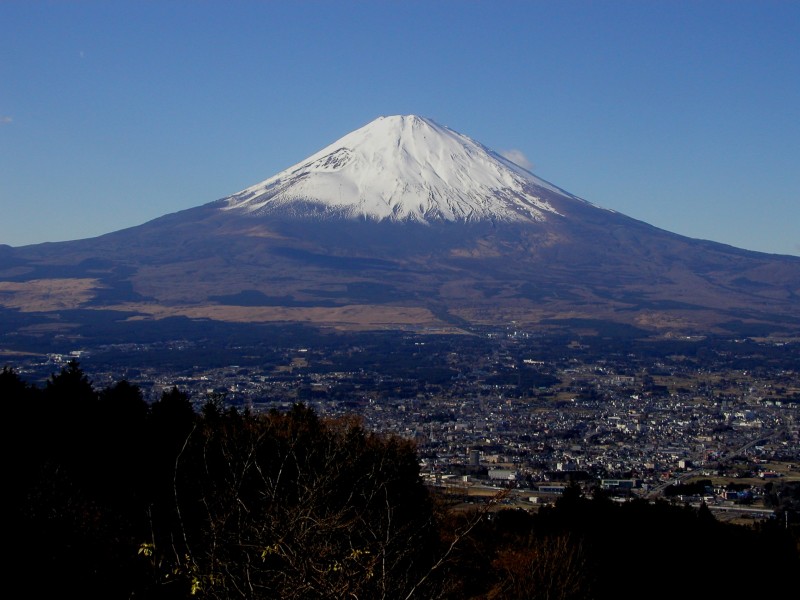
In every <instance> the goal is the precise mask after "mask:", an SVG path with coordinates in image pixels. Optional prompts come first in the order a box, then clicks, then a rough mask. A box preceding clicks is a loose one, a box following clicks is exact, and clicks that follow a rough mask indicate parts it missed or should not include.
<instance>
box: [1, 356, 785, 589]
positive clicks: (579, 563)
mask: <svg viewBox="0 0 800 600" xmlns="http://www.w3.org/2000/svg"><path fill="white" fill-rule="evenodd" d="M0 399H2V402H3V406H4V407H5V418H4V420H3V423H4V425H5V435H4V436H3V437H4V440H5V444H6V451H5V452H4V457H5V472H6V473H7V482H8V485H7V486H6V499H7V501H8V502H7V504H6V505H7V506H10V512H9V513H7V514H8V515H9V517H10V518H9V519H8V526H7V528H8V530H9V532H10V533H11V535H10V536H9V538H8V539H9V540H10V541H11V544H10V546H9V547H8V548H7V555H8V554H10V556H11V560H10V561H8V562H7V565H8V571H7V575H6V586H7V587H8V588H9V589H22V590H24V592H25V593H26V594H32V595H36V596H42V597H45V596H48V597H52V596H56V595H59V596H60V595H65V594H70V593H79V594H80V595H81V596H82V597H83V598H104V599H115V598H157V599H161V598H164V599H182V598H203V599H205V598H213V599H217V598H218V599H229V598H248V599H257V598H287V599H295V598H296V599H301V598H302V599H306V598H353V599H356V598H358V599H371V598H385V599H401V598H406V599H407V598H424V599H429V598H430V599H433V598H442V599H452V600H461V599H474V600H477V599H487V600H488V599H501V598H502V599H505V598H508V599H518V598H519V599H521V598H550V599H553V598H564V599H566V598H576V599H577V598H582V599H591V598H607V597H608V598H610V597H614V598H627V597H630V598H633V597H641V595H642V592H643V591H645V592H646V590H647V589H648V588H649V589H650V590H652V585H653V582H654V581H661V580H662V578H667V577H674V578H675V580H678V581H679V580H680V578H681V575H682V574H684V573H685V572H686V571H687V570H694V569H699V570H701V571H702V573H703V576H704V578H703V579H701V580H700V581H701V582H702V583H700V584H698V583H696V582H695V583H694V584H693V585H694V586H698V585H699V586H700V587H701V588H702V589H699V590H698V589H697V588H696V589H695V591H696V592H703V593H705V592H708V593H725V592H733V591H737V592H741V591H742V590H744V589H749V588H748V586H750V585H752V589H753V590H759V589H761V586H762V585H763V581H764V580H765V577H766V579H768V580H769V581H770V582H771V583H770V585H774V584H775V582H778V583H779V582H781V581H784V580H785V581H791V579H786V578H787V576H788V575H787V574H794V575H796V573H797V572H799V571H798V566H800V559H799V558H798V538H797V533H796V531H793V530H792V529H791V528H787V527H782V525H783V524H782V523H767V524H765V525H764V526H762V527H760V528H744V527H737V526H731V525H725V524H722V523H719V522H717V521H716V520H715V519H714V517H713V516H712V515H711V514H710V512H708V510H707V509H706V510H705V511H703V510H701V511H696V510H694V509H691V508H689V507H675V506H671V505H668V504H666V503H663V504H656V505H651V504H649V503H647V502H645V501H634V502H629V503H626V504H625V505H619V504H617V503H615V502H612V501H611V499H610V498H608V497H606V496H604V495H603V494H602V492H600V491H596V492H595V493H594V495H590V496H584V495H583V494H582V493H581V492H580V490H579V489H578V488H577V487H572V488H569V489H568V491H567V492H566V493H565V494H564V496H563V497H562V498H561V499H560V500H559V501H558V502H557V503H556V504H555V505H554V506H552V507H547V508H542V509H540V510H539V511H538V512H536V513H530V512H527V511H521V510H510V509H506V510H494V509H496V508H497V507H498V506H499V505H500V504H499V502H500V500H502V497H500V496H498V497H496V498H494V499H490V500H489V502H488V503H487V504H486V505H484V506H481V507H477V508H475V509H474V510H472V511H456V510H453V509H452V507H451V506H450V504H449V502H448V500H447V498H446V497H444V496H441V495H439V494H437V493H435V492H433V491H431V490H429V489H428V488H427V487H426V486H425V485H424V484H423V482H422V479H421V477H420V471H419V461H418V456H417V453H416V448H415V447H414V445H413V443H412V442H411V441H408V440H406V439H403V438H400V437H397V436H393V435H386V434H381V433H376V432H370V431H367V430H365V428H364V427H363V426H362V424H361V422H360V421H359V419H357V418H356V417H344V418H336V419H330V418H322V417H320V416H319V415H317V414H316V413H315V412H314V411H313V410H311V409H309V408H308V407H306V406H304V405H302V404H296V405H295V406H294V407H292V408H291V409H290V410H288V411H285V412H279V411H271V412H268V413H251V412H249V411H247V410H241V409H236V408H232V407H227V406H225V404H224V402H223V400H222V399H221V398H220V397H214V396H211V397H209V398H207V399H205V400H204V401H203V402H202V403H201V404H200V406H199V407H198V408H197V409H196V408H195V405H193V403H192V402H191V399H190V398H189V396H188V395H187V394H186V393H184V392H182V391H181V390H179V389H178V388H172V389H169V390H167V391H165V392H164V393H163V394H162V395H161V397H160V398H159V399H158V400H157V401H155V402H152V403H147V402H146V401H145V400H144V399H143V396H142V393H141V390H140V389H139V388H138V387H137V386H135V385H132V384H130V383H129V382H127V381H124V380H123V381H119V382H117V383H115V384H113V385H111V386H109V387H107V388H105V389H101V390H97V389H95V387H94V385H93V384H92V382H91V381H90V380H89V379H88V377H87V376H86V374H85V373H84V372H83V370H82V369H81V368H80V365H79V364H78V363H77V362H75V361H73V362H70V363H69V364H68V365H66V366H65V367H64V368H63V369H62V370H61V371H60V372H59V373H54V374H52V375H51V377H50V378H49V379H48V380H47V381H46V383H45V384H44V385H43V386H42V387H38V386H35V385H31V384H28V383H26V382H25V381H24V380H23V379H22V378H21V377H19V375H18V374H17V373H16V372H15V371H14V370H13V369H11V368H8V367H6V368H4V369H3V370H2V371H0ZM683 585H688V584H683ZM645 595H646V594H645Z"/></svg>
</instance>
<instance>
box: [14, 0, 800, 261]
mask: <svg viewBox="0 0 800 600" xmlns="http://www.w3.org/2000/svg"><path fill="white" fill-rule="evenodd" d="M798 28H800V4H797V3H790V2H781V1H777V0H773V1H769V0H768V1H758V2H757V1H749V0H744V1H737V2H721V1H699V2H692V3H674V2H652V3H631V2H622V1H609V2H605V3H591V2H588V1H576V2H566V3H557V4H554V3H549V2H540V1H533V2H521V1H509V2H501V3H492V4H489V3H463V2H454V1H449V0H448V1H444V2H437V3H405V2H403V3H401V2H378V3H372V4H369V5H367V4H364V3H355V2H344V3H336V4H335V5H334V4H327V3H322V2H300V3H289V2H270V3H234V4H230V3H222V2H218V1H212V2H207V3H202V4H181V3H135V2H131V1H121V2H115V3H102V2H97V1H89V2H81V3H2V4H0V53H1V55H2V56H3V57H4V59H3V61H0V77H1V78H2V81H3V82H4V86H3V89H2V94H0V204H1V205H2V207H3V209H4V218H3V219H2V220H1V221H0V243H3V244H9V245H12V246H21V245H26V244H32V243H39V242H45V241H60V240H68V239H80V238H86V237H94V236H97V235H101V234H104V233H108V232H111V231H116V230H119V229H123V228H126V227H131V226H134V225H138V224H140V223H143V222H145V221H148V220H150V219H153V218H156V217H158V216H161V215H164V214H167V213H171V212H175V211H178V210H182V209H185V208H190V207H193V206H198V205H201V204H205V203H207V202H211V201H213V200H216V199H218V198H222V197H225V196H228V195H230V194H233V193H236V192H237V191H239V190H242V189H244V188H246V187H248V186H251V185H253V184H255V183H257V182H259V181H262V180H264V179H266V178H268V177H271V176H272V175H274V174H276V173H278V172H279V171H281V170H283V169H285V168H286V167H288V166H290V165H292V164H295V163H296V162H298V161H299V160H302V159H304V158H305V157H307V156H309V155H311V154H313V153H314V152H317V151H318V150H320V149H321V148H323V147H324V146H326V145H327V144H329V143H331V142H333V141H334V140H336V139H338V138H340V137H342V136H343V135H345V134H347V133H348V132H350V131H353V130H355V129H357V128H359V127H361V126H363V125H365V124H366V123H368V122H369V121H371V120H373V119H374V118H376V117H378V116H384V115H393V114H418V115H422V116H425V117H429V118H431V119H433V120H435V121H436V122H438V123H441V124H442V125H445V126H447V127H450V128H452V129H454V130H456V131H459V132H461V133H464V134H465V135H468V136H469V137H471V138H472V139H474V140H476V141H478V142H480V143H482V144H484V145H486V146H488V147H489V148H491V149H492V150H495V151H497V152H499V153H501V154H504V155H505V156H507V157H509V158H510V159H511V160H514V162H516V163H518V164H520V165H522V166H523V167H526V168H529V169H530V170H532V172H534V173H535V174H536V175H537V176H539V177H542V178H543V179H545V180H547V181H549V182H552V183H553V184H554V185H557V186H559V187H561V188H563V189H565V190H567V191H568V192H570V193H572V194H575V195H577V196H580V197H582V198H585V199H586V200H588V201H589V202H592V203H593V204H596V205H598V206H601V207H604V208H609V209H613V210H616V211H619V212H621V213H624V214H626V215H629V216H631V217H634V218H636V219H639V220H642V221H645V222H647V223H650V224H652V225H655V226H657V227H660V228H662V229H666V230H669V231H673V232H675V233H679V234H682V235H687V236H689V237H696V238H703V239H710V240H714V241H718V242H722V243H726V244H730V245H733V246H737V247H740V248H746V249H749V250H758V251H762V252H771V253H779V254H793V255H800V234H798V226H797V223H800V169H798V168H797V167H798V165H800V41H798V38H797V35H796V32H797V30H798Z"/></svg>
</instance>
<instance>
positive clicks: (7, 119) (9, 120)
mask: <svg viewBox="0 0 800 600" xmlns="http://www.w3.org/2000/svg"><path fill="white" fill-rule="evenodd" d="M13 121H14V119H12V118H11V117H0V125H8V124H9V123H12V122H13Z"/></svg>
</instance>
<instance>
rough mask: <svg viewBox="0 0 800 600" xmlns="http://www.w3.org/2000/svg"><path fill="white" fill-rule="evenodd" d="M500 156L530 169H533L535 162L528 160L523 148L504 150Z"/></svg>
mask: <svg viewBox="0 0 800 600" xmlns="http://www.w3.org/2000/svg"><path fill="white" fill-rule="evenodd" d="M500 156H502V157H503V158H507V159H508V160H510V161H511V162H513V163H514V164H515V165H519V166H520V167H522V168H523V169H528V171H533V163H532V162H531V161H529V160H528V157H527V156H525V154H524V153H523V152H522V150H503V151H502V152H500Z"/></svg>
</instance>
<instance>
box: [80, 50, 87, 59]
mask: <svg viewBox="0 0 800 600" xmlns="http://www.w3.org/2000/svg"><path fill="white" fill-rule="evenodd" d="M78 56H80V57H81V58H86V53H85V52H84V51H83V50H81V51H80V52H78Z"/></svg>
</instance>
